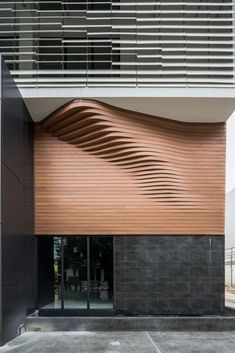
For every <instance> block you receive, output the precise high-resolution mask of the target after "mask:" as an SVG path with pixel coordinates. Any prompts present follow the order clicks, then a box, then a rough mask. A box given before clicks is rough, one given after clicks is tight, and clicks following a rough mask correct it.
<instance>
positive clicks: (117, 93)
mask: <svg viewBox="0 0 235 353" xmlns="http://www.w3.org/2000/svg"><path fill="white" fill-rule="evenodd" d="M234 13H235V7H234V2H233V0H203V1H200V0H182V1H176V0H159V1H156V0H155V1H153V0H152V1H151V0H135V1H133V0H113V1H111V0H97V1H94V0H93V1H92V0H34V1H33V0H31V1H30V0H8V1H5V0H2V1H1V2H0V53H2V54H3V56H4V58H5V61H6V63H7V64H8V66H9V68H10V70H11V73H12V74H13V76H14V78H15V80H16V82H17V84H18V86H19V88H20V89H21V92H22V94H23V96H24V97H26V98H27V97H28V98H29V97H31V98H32V97H47V98H48V97H54V98H55V97H64V98H65V97H67V98H72V97H94V98H107V97H108V98H110V97H117V98H118V97H130V98H131V97H133V98H134V97H142V98H143V97H145V98H150V97H152V98H157V97H197V98H198V97H204V98H215V97H218V98H226V99H232V98H234V97H235V77H234V65H235V63H234V50H235V48H234V27H235V22H234Z"/></svg>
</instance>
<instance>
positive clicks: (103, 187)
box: [35, 100, 225, 235]
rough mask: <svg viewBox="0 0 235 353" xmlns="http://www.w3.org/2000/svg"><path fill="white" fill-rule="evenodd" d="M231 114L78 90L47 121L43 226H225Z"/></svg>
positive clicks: (38, 166) (39, 133)
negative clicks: (145, 107)
mask: <svg viewBox="0 0 235 353" xmlns="http://www.w3.org/2000/svg"><path fill="white" fill-rule="evenodd" d="M224 179H225V132H224V124H194V123H182V122H177V121H173V120H169V119H163V118H158V117H152V116H148V115H144V114H139V113H136V112H130V111H126V110H123V109H119V108H116V107H112V106H109V105H106V104H104V103H101V102H98V101H88V100H85V101H84V100H74V101H72V102H70V103H68V104H66V105H65V106H63V107H61V108H60V109H58V110H57V111H55V112H54V113H53V114H51V115H50V116H49V117H48V118H46V119H45V120H44V121H42V122H41V123H40V124H37V127H36V132H35V214H36V233H37V234H53V235H55V234H211V235H213V234H215V235H218V234H223V233H224V182H225V180H224Z"/></svg>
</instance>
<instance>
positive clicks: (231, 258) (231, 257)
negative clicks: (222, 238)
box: [230, 248, 233, 287]
mask: <svg viewBox="0 0 235 353" xmlns="http://www.w3.org/2000/svg"><path fill="white" fill-rule="evenodd" d="M230 261H231V265H230V267H231V287H232V286H233V248H231V256H230Z"/></svg>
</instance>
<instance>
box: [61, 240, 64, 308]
mask: <svg viewBox="0 0 235 353" xmlns="http://www.w3.org/2000/svg"><path fill="white" fill-rule="evenodd" d="M63 309H64V237H61V310H63Z"/></svg>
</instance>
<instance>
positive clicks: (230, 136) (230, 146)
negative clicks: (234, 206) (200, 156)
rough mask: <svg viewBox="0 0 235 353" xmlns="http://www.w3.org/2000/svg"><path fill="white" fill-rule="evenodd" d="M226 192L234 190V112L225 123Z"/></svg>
mask: <svg viewBox="0 0 235 353" xmlns="http://www.w3.org/2000/svg"><path fill="white" fill-rule="evenodd" d="M226 153H227V156H226V192H230V191H231V190H232V189H234V188H235V112H234V113H233V114H232V115H231V117H230V118H229V119H228V121H227V152H226Z"/></svg>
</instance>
